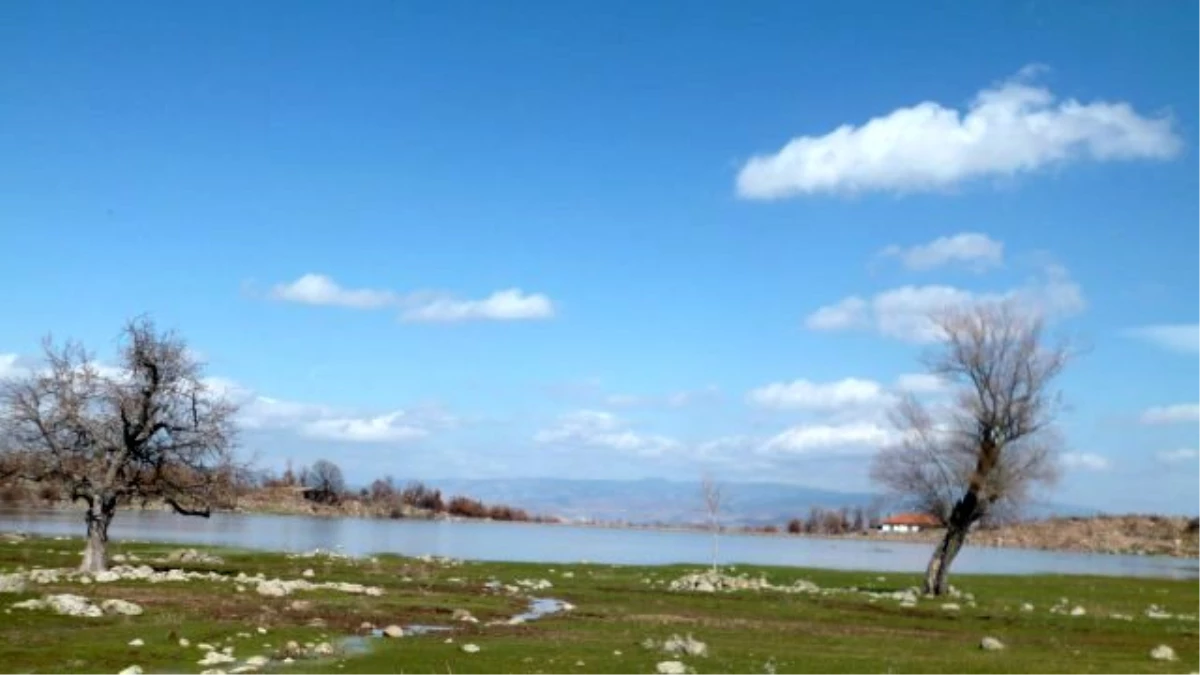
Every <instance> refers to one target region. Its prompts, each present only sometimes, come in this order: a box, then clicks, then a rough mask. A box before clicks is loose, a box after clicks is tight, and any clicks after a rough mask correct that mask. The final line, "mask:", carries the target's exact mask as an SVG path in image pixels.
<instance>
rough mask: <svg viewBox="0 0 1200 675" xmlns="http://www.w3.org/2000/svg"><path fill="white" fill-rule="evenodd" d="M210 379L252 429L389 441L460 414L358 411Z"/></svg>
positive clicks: (442, 424) (447, 423) (357, 440)
mask: <svg viewBox="0 0 1200 675" xmlns="http://www.w3.org/2000/svg"><path fill="white" fill-rule="evenodd" d="M204 384H205V385H206V386H207V387H208V388H209V389H210V390H211V391H213V392H214V393H216V394H219V395H221V396H224V397H226V398H227V399H229V400H230V401H231V402H233V403H236V404H237V405H238V406H239V409H238V423H239V424H240V425H241V426H242V428H244V429H247V430H250V431H284V432H290V433H294V434H297V435H299V436H302V437H305V438H312V439H319V440H335V441H345V442H348V443H389V442H403V441H410V440H414V439H418V438H424V437H426V436H428V435H430V433H431V432H432V430H433V429H436V428H443V427H446V426H450V425H451V424H453V423H454V418H452V417H450V416H449V415H446V414H445V413H442V412H440V411H438V410H434V409H429V410H415V411H403V410H397V411H393V412H390V413H387V414H383V415H374V416H373V415H360V416H355V415H350V414H348V413H346V412H345V411H339V410H337V409H336V408H334V407H332V406H327V405H322V404H317V403H302V402H297V401H284V400H280V399H277V398H271V397H269V396H263V395H261V394H257V393H255V392H254V391H252V390H251V389H249V388H247V387H244V386H242V385H241V384H238V383H237V382H234V381H233V380H230V379H227V378H222V377H209V378H206V379H205V380H204Z"/></svg>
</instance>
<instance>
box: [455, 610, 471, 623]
mask: <svg viewBox="0 0 1200 675" xmlns="http://www.w3.org/2000/svg"><path fill="white" fill-rule="evenodd" d="M450 618H451V619H452V620H454V621H470V620H471V619H474V618H475V617H474V616H472V615H471V613H470V612H469V611H467V610H465V609H456V610H454V612H453V613H452V614H451V615H450Z"/></svg>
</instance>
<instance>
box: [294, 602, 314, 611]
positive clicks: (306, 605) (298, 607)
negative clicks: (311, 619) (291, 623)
mask: <svg viewBox="0 0 1200 675" xmlns="http://www.w3.org/2000/svg"><path fill="white" fill-rule="evenodd" d="M288 609H290V610H292V611H293V612H307V611H308V610H310V609H312V603H311V602H309V601H308V600H293V601H292V602H291V604H289V605H288Z"/></svg>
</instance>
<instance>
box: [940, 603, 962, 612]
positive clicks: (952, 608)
mask: <svg viewBox="0 0 1200 675" xmlns="http://www.w3.org/2000/svg"><path fill="white" fill-rule="evenodd" d="M942 609H944V610H945V611H947V612H957V611H958V610H959V609H960V607H959V606H958V603H956V602H947V603H945V604H943V605H942Z"/></svg>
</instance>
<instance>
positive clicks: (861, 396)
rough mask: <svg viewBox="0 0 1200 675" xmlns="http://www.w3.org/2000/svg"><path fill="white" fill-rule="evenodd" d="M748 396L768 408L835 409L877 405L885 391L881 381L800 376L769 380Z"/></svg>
mask: <svg viewBox="0 0 1200 675" xmlns="http://www.w3.org/2000/svg"><path fill="white" fill-rule="evenodd" d="M748 398H749V400H750V402H751V403H754V404H756V405H760V406H763V407H767V408H806V409H813V410H835V409H839V408H845V407H852V406H863V405H876V404H879V403H882V402H884V400H885V398H886V393H885V392H884V389H883V387H882V386H880V385H879V383H878V382H874V381H872V380H862V379H858V378H854V377H848V378H846V379H843V380H837V381H835V382H826V383H819V382H810V381H809V380H803V379H801V380H795V381H792V382H778V383H774V384H768V385H766V386H763V387H759V388H758V389H755V390H753V391H751V392H750V394H749V395H748Z"/></svg>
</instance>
